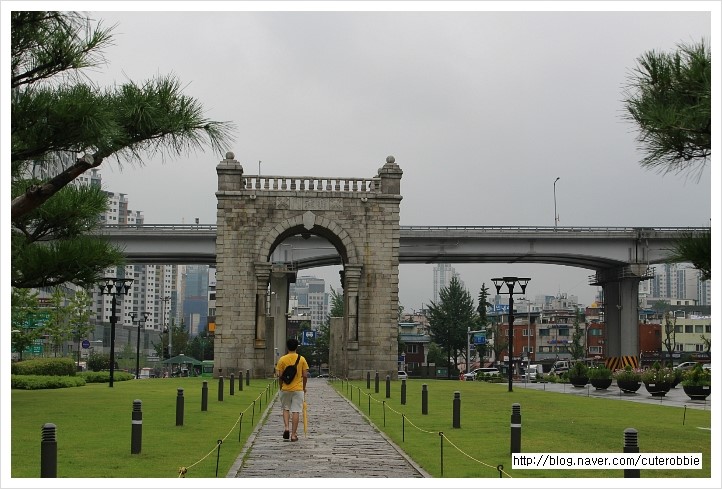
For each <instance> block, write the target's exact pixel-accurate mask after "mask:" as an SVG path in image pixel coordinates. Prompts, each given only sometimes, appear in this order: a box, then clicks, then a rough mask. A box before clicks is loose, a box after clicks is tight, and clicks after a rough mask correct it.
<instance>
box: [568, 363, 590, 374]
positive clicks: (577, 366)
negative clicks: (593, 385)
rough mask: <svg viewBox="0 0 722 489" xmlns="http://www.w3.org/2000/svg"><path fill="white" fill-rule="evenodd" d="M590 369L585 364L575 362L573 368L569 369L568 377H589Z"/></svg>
mask: <svg viewBox="0 0 722 489" xmlns="http://www.w3.org/2000/svg"><path fill="white" fill-rule="evenodd" d="M588 371H589V369H588V368H587V366H586V365H584V363H583V362H575V363H574V365H572V368H570V369H569V376H568V377H570V378H571V377H587V373H588Z"/></svg>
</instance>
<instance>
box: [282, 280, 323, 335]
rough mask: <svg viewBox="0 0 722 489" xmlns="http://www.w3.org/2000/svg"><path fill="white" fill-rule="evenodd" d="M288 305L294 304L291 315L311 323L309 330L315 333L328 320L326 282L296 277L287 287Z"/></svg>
mask: <svg viewBox="0 0 722 489" xmlns="http://www.w3.org/2000/svg"><path fill="white" fill-rule="evenodd" d="M288 293H289V303H292V304H295V306H294V308H293V309H292V312H291V314H292V315H294V316H300V315H301V314H304V320H310V321H311V329H312V330H314V331H317V330H318V329H319V328H320V327H321V325H322V324H323V323H324V322H325V321H326V319H327V318H328V300H329V299H328V293H327V292H326V281H325V280H324V279H321V278H316V277H311V276H300V277H296V283H292V284H290V285H289V292H288Z"/></svg>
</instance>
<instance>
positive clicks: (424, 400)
mask: <svg viewBox="0 0 722 489" xmlns="http://www.w3.org/2000/svg"><path fill="white" fill-rule="evenodd" d="M421 414H429V391H428V390H427V385H426V384H423V385H422V386H421Z"/></svg>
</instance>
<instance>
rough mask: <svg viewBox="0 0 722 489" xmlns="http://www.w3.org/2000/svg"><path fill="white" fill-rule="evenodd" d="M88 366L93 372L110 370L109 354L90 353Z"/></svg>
mask: <svg viewBox="0 0 722 489" xmlns="http://www.w3.org/2000/svg"><path fill="white" fill-rule="evenodd" d="M88 368H89V369H90V370H92V371H93V372H100V371H101V370H110V355H108V354H107V353H92V354H91V355H90V356H89V357H88Z"/></svg>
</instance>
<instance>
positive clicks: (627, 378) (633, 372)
mask: <svg viewBox="0 0 722 489" xmlns="http://www.w3.org/2000/svg"><path fill="white" fill-rule="evenodd" d="M612 377H613V378H614V380H616V381H617V387H619V388H620V389H621V390H622V392H626V393H628V394H631V393H634V392H637V390H638V389H639V388H640V387H641V386H642V374H641V372H640V370H639V369H634V368H632V367H631V365H627V366H626V367H624V368H622V369H618V370H615V371H614V372H613V373H612Z"/></svg>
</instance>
